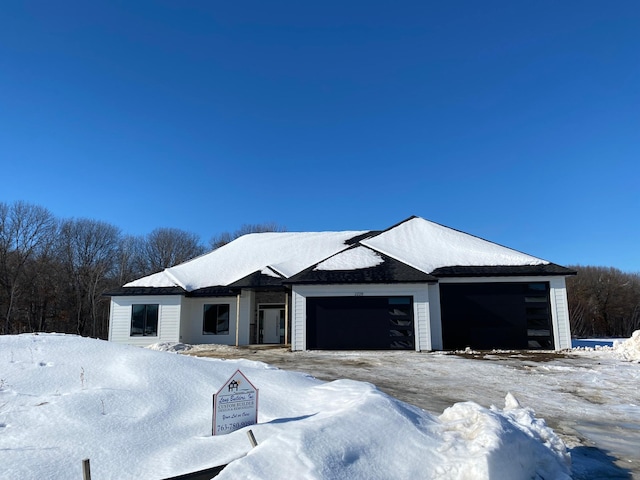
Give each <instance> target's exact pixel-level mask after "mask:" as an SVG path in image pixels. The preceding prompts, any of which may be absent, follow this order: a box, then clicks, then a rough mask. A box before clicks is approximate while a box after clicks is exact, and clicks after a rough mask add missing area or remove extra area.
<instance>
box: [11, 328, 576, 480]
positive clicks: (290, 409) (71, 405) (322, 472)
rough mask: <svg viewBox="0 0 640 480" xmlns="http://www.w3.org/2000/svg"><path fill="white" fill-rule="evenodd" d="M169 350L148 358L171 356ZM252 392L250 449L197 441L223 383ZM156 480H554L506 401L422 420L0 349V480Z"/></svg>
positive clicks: (548, 454) (362, 403) (546, 454)
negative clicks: (198, 477)
mask: <svg viewBox="0 0 640 480" xmlns="http://www.w3.org/2000/svg"><path fill="white" fill-rule="evenodd" d="M176 347H178V345H158V346H157V347H156V348H158V349H161V350H162V349H164V350H172V349H175V348H176ZM238 368H240V369H241V370H242V372H243V373H244V374H245V375H246V376H247V378H249V379H250V380H251V382H252V383H253V384H254V385H255V386H256V388H258V390H259V412H258V422H259V424H258V425H254V426H253V427H252V430H253V432H254V434H255V437H256V439H257V441H258V443H259V444H258V446H257V447H256V448H254V449H250V444H249V442H248V440H247V437H246V434H245V431H237V432H234V433H231V434H229V435H224V436H215V437H213V436H211V415H212V395H213V393H215V392H216V391H217V390H218V389H219V387H220V386H221V385H222V384H223V383H224V381H225V380H226V379H227V378H229V377H230V376H231V375H232V374H233V373H234V372H235V370H236V369H238ZM83 458H90V459H91V469H92V474H93V476H95V478H100V479H110V478H111V479H122V480H125V479H137V478H164V477H169V476H174V475H180V474H183V473H186V472H190V471H194V470H199V469H203V468H207V467H210V466H214V465H220V464H226V463H229V466H228V467H227V468H225V470H224V471H223V472H222V474H220V475H219V476H218V478H220V479H221V480H224V479H225V478H228V479H231V478H234V479H235V478H256V479H257V478H259V479H269V478H274V479H279V478H284V477H286V478H305V479H325V478H331V479H387V478H420V479H489V478H510V479H515V480H517V479H534V478H547V479H549V478H555V479H564V478H568V473H569V466H568V457H567V455H566V451H565V449H564V445H563V444H562V442H561V441H560V440H558V438H557V437H556V436H555V434H554V433H553V432H552V431H551V430H550V429H549V428H548V427H546V426H545V425H544V422H543V421H541V420H538V419H536V418H535V417H534V415H533V412H532V411H531V410H529V409H525V408H522V407H520V406H519V405H518V404H517V401H515V399H513V398H512V397H510V396H508V397H507V405H506V406H505V408H504V409H503V410H499V409H496V408H484V407H481V406H480V405H477V404H475V403H471V402H466V403H459V404H456V405H454V406H452V407H451V408H449V409H447V410H446V411H445V412H444V413H443V414H442V415H441V416H440V417H435V416H433V415H431V414H429V413H427V412H425V411H423V410H421V409H419V408H417V407H414V406H411V405H408V404H405V403H403V402H400V401H398V400H396V399H394V398H392V397H390V396H388V395H386V394H384V393H382V392H381V391H379V390H378V389H377V388H376V387H375V386H374V385H371V384H369V383H364V382H356V381H351V380H338V381H333V382H329V383H326V382H321V381H319V380H316V379H314V378H311V377H309V376H308V375H305V374H301V373H294V372H285V371H283V370H279V369H276V368H274V367H271V366H269V365H267V364H264V363H260V362H254V361H249V360H224V361H223V360H214V359H203V358H195V357H188V356H182V355H175V354H167V353H166V352H161V351H154V350H151V349H143V348H136V347H130V346H124V345H117V344H113V343H108V342H104V341H99V340H91V339H86V338H80V337H76V336H69V335H43V334H41V335H19V336H2V337H0V464H1V465H2V475H4V478H77V477H79V476H80V475H81V473H80V464H81V460H82V459H83Z"/></svg>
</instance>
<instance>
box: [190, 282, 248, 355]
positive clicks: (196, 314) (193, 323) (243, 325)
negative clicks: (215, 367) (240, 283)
mask: <svg viewBox="0 0 640 480" xmlns="http://www.w3.org/2000/svg"><path fill="white" fill-rule="evenodd" d="M253 296H254V294H253V292H249V291H244V290H243V291H242V294H241V295H240V298H239V299H238V297H237V296H233V297H197V298H185V299H184V309H183V310H184V314H183V315H182V318H181V327H180V341H181V342H183V343H189V344H194V345H198V344H206V343H215V344H218V345H248V344H249V343H250V341H249V322H250V318H251V311H252V305H253ZM238 300H239V301H238ZM205 304H213V305H221V304H222V305H229V333H228V334H227V335H204V334H203V333H202V322H203V313H204V306H205ZM238 313H239V316H238ZM238 318H239V320H240V322H239V328H237V329H236V326H237V325H238V323H237V321H238Z"/></svg>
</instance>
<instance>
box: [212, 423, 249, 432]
mask: <svg viewBox="0 0 640 480" xmlns="http://www.w3.org/2000/svg"><path fill="white" fill-rule="evenodd" d="M249 425H253V422H234V423H225V424H224V425H216V432H217V433H223V432H233V431H234V430H238V429H240V428H242V427H247V426H249Z"/></svg>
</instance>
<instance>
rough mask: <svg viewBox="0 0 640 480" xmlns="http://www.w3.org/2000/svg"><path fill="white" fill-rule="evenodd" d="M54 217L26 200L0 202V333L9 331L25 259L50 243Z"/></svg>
mask: <svg viewBox="0 0 640 480" xmlns="http://www.w3.org/2000/svg"><path fill="white" fill-rule="evenodd" d="M55 228H56V221H55V218H54V217H53V215H52V214H51V213H50V212H49V211H48V210H47V209H46V208H43V207H40V206H37V205H31V204H28V203H25V202H15V203H13V204H11V205H8V204H5V203H0V285H1V286H2V291H3V294H4V297H5V298H4V303H5V305H4V312H3V313H4V322H3V325H2V332H3V333H10V332H11V321H12V315H13V311H14V308H15V305H16V301H17V299H18V294H19V292H20V289H21V287H22V286H23V283H24V282H23V279H24V272H25V268H26V265H27V262H29V261H30V260H32V259H33V258H34V257H36V256H37V255H39V254H41V253H43V252H44V251H46V249H47V248H48V247H49V246H50V245H51V242H52V239H53V233H54V231H55Z"/></svg>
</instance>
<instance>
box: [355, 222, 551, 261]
mask: <svg viewBox="0 0 640 480" xmlns="http://www.w3.org/2000/svg"><path fill="white" fill-rule="evenodd" d="M360 243H362V244H363V245H366V246H368V247H371V248H373V249H374V250H377V251H379V252H382V253H385V254H387V255H389V256H390V257H392V258H395V259H396V260H400V261H402V262H404V263H406V264H408V265H411V266H412V267H414V268H417V269H418V270H422V271H423V272H426V273H431V272H433V271H434V270H436V269H437V268H441V267H453V266H469V267H471V266H473V267H480V266H520V265H544V264H548V263H549V262H547V261H546V260H542V259H540V258H536V257H532V256H531V255H527V254H524V253H521V252H518V251H517V250H512V249H510V248H507V247H503V246H502V245H498V244H497V243H493V242H489V241H487V240H483V239H481V238H479V237H475V236H473V235H469V234H468V233H464V232H461V231H459V230H454V229H452V228H449V227H445V226H443V225H439V224H437V223H434V222H430V221H428V220H425V219H423V218H420V217H412V218H410V219H408V220H406V221H404V222H402V223H400V224H398V225H395V226H394V227H391V228H390V229H388V230H386V231H384V232H382V233H380V234H379V235H376V236H375V237H372V238H368V239H366V240H363V241H362V242H360Z"/></svg>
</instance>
